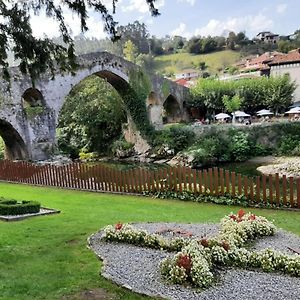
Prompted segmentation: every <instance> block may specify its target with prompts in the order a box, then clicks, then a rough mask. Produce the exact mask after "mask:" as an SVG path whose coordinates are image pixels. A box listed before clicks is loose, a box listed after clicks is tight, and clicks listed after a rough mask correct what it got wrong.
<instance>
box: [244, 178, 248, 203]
mask: <svg viewBox="0 0 300 300" xmlns="http://www.w3.org/2000/svg"><path fill="white" fill-rule="evenodd" d="M244 195H245V197H246V198H247V199H248V177H247V176H244ZM248 201H249V200H248Z"/></svg>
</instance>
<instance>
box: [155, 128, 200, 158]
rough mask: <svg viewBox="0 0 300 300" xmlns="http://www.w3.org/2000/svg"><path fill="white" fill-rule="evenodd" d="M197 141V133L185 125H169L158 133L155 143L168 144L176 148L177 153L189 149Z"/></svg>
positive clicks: (171, 147)
mask: <svg viewBox="0 0 300 300" xmlns="http://www.w3.org/2000/svg"><path fill="white" fill-rule="evenodd" d="M194 141H195V133H194V131H193V130H192V129H191V128H190V127H189V126H185V125H174V126H170V127H167V128H165V129H163V130H161V131H160V132H158V133H157V135H156V139H155V145H156V146H158V145H168V147H169V148H170V149H174V152H175V153H177V152H179V151H182V150H184V149H187V148H188V147H189V146H190V145H192V144H193V142H194Z"/></svg>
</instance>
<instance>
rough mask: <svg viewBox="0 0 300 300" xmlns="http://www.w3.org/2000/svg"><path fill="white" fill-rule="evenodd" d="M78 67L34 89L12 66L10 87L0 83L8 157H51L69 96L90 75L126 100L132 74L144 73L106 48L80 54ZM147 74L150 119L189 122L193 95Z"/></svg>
mask: <svg viewBox="0 0 300 300" xmlns="http://www.w3.org/2000/svg"><path fill="white" fill-rule="evenodd" d="M78 66H79V67H78V69H77V70H76V73H75V74H71V73H64V74H62V73H61V72H60V71H57V72H56V74H55V77H54V78H52V75H50V74H47V73H45V74H44V75H42V76H41V78H40V79H38V80H37V81H36V82H35V86H34V87H33V86H32V83H31V80H30V78H29V77H27V76H23V75H22V74H21V73H20V72H19V70H18V68H15V67H14V68H11V70H10V71H11V82H10V84H11V88H10V91H8V89H7V86H8V83H7V82H5V81H3V80H2V81H1V82H0V90H1V92H0V136H1V137H2V138H3V140H4V143H5V146H6V158H9V159H23V160H26V159H31V160H44V159H47V158H49V157H50V156H51V154H52V153H53V150H54V149H55V145H56V134H55V132H56V126H57V122H58V117H59V113H60V110H61V108H62V106H63V104H64V101H65V97H66V96H67V95H68V94H69V92H70V90H71V89H72V88H73V87H74V86H75V85H76V84H78V83H79V82H80V81H81V80H83V79H84V78H86V77H87V76H90V75H92V74H96V75H98V76H99V77H102V78H105V79H106V80H107V81H108V82H109V83H110V84H111V85H112V86H113V87H114V88H115V89H116V90H117V91H118V92H119V94H120V95H121V96H122V97H124V98H126V97H125V96H126V93H128V91H129V90H130V89H132V88H134V87H133V86H131V81H130V74H132V72H142V70H141V69H140V67H139V66H137V65H135V64H133V63H131V62H129V61H126V60H124V59H122V58H120V57H117V56H115V55H113V54H110V53H107V52H97V53H90V54H86V55H81V56H79V57H78ZM147 76H148V77H147V78H148V79H149V82H150V85H151V87H150V90H149V95H148V96H147V99H145V106H146V107H145V109H147V112H148V119H149V121H150V123H152V124H153V125H154V127H156V128H159V127H161V126H162V124H163V121H164V122H178V121H180V120H187V119H188V114H187V111H186V108H185V101H186V100H187V97H188V96H189V92H188V89H187V88H185V87H182V86H179V85H177V84H176V83H174V82H172V81H169V80H167V79H164V78H162V77H160V76H157V75H149V74H148V75H147ZM128 117H129V118H130V115H129V116H128ZM133 125H134V124H133ZM133 142H136V141H135V140H134V141H133Z"/></svg>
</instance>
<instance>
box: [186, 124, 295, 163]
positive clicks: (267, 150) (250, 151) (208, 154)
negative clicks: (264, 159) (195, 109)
mask: <svg viewBox="0 0 300 300" xmlns="http://www.w3.org/2000/svg"><path fill="white" fill-rule="evenodd" d="M272 126H275V125H272ZM289 126H293V124H289V125H288V126H287V128H289ZM299 127H300V126H299V125H298V126H297V128H299ZM284 132H288V131H287V129H284V130H278V128H276V127H275V128H273V127H271V128H268V131H265V130H264V127H262V128H259V129H258V128H251V129H250V128H247V130H246V129H230V130H224V131H223V130H221V129H220V130H217V128H215V127H213V128H212V129H211V131H209V132H207V133H204V134H202V135H201V136H199V137H198V138H197V139H196V141H195V142H194V144H193V145H192V146H191V147H189V148H188V149H186V150H185V152H184V153H185V154H186V155H192V157H193V165H194V166H212V165H215V164H217V163H222V162H234V161H244V160H246V159H248V158H250V157H255V156H261V155H271V154H273V153H276V152H277V148H278V147H279V145H280V143H281V140H282V138H281V137H280V135H281V133H283V134H284ZM273 135H274V136H276V137H277V138H278V140H276V141H273V140H271V137H272V136H273ZM266 136H269V138H270V140H268V139H266ZM294 138H295V139H297V140H298V141H300V138H299V137H297V136H295V137H294ZM295 149H296V148H295ZM295 151H296V150H295ZM292 153H296V152H292V151H291V152H289V155H292Z"/></svg>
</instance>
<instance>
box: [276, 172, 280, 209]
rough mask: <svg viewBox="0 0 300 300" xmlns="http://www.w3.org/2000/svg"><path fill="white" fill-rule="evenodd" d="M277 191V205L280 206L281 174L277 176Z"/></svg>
mask: <svg viewBox="0 0 300 300" xmlns="http://www.w3.org/2000/svg"><path fill="white" fill-rule="evenodd" d="M275 190H276V205H277V207H279V206H280V185H279V174H278V173H276V174H275Z"/></svg>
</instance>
